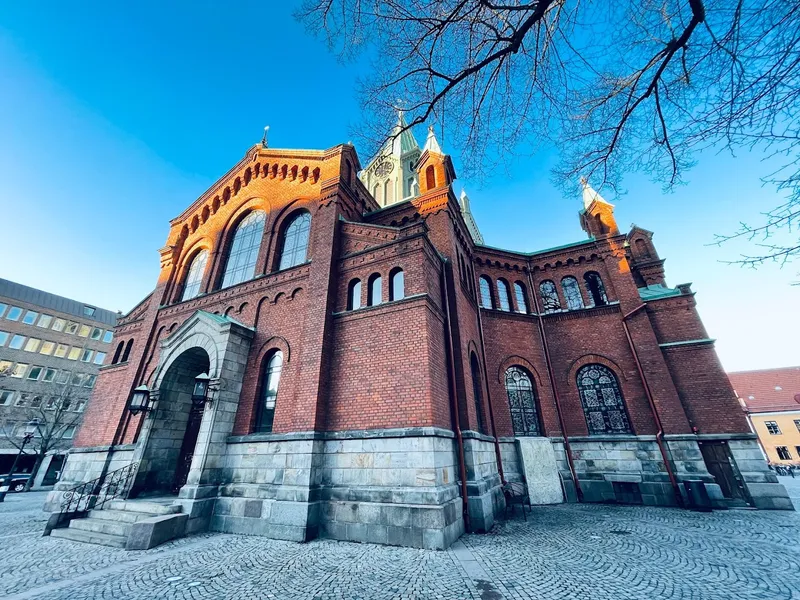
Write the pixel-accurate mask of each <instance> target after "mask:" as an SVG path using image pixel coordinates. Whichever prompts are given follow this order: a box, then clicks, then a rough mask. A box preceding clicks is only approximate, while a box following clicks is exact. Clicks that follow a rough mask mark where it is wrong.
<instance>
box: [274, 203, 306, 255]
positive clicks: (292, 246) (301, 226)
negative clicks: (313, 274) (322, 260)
mask: <svg viewBox="0 0 800 600" xmlns="http://www.w3.org/2000/svg"><path fill="white" fill-rule="evenodd" d="M310 234H311V214H310V213H308V212H306V211H303V212H301V213H300V214H298V215H297V216H296V217H294V218H293V219H292V220H291V221H290V222H289V224H288V225H287V226H286V229H285V230H284V233H283V241H282V244H281V259H280V262H279V264H278V269H279V270H283V269H290V268H291V267H296V266H297V265H302V264H303V263H304V262H306V260H307V259H308V239H309V236H310Z"/></svg>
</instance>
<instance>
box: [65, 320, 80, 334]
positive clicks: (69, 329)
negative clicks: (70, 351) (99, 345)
mask: <svg viewBox="0 0 800 600" xmlns="http://www.w3.org/2000/svg"><path fill="white" fill-rule="evenodd" d="M79 326H80V323H76V322H75V321H68V322H67V326H66V327H65V328H64V333H69V334H73V335H74V334H76V333H78V327H79Z"/></svg>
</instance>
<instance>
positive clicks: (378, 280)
mask: <svg viewBox="0 0 800 600" xmlns="http://www.w3.org/2000/svg"><path fill="white" fill-rule="evenodd" d="M368 286H369V287H368V288H367V306H377V305H378V304H380V303H381V302H382V301H383V277H381V276H380V273H373V274H372V275H370V276H369V282H368Z"/></svg>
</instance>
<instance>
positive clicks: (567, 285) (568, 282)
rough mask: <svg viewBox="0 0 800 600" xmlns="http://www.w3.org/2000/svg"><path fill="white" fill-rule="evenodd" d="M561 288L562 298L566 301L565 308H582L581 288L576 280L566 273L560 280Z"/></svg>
mask: <svg viewBox="0 0 800 600" xmlns="http://www.w3.org/2000/svg"><path fill="white" fill-rule="evenodd" d="M561 290H562V291H563V292H564V299H565V300H566V301H567V310H579V309H581V308H583V296H581V288H580V287H578V280H577V279H575V278H574V277H572V276H571V275H568V276H567V277H564V279H562V280H561Z"/></svg>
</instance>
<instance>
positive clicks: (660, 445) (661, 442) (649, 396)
mask: <svg viewBox="0 0 800 600" xmlns="http://www.w3.org/2000/svg"><path fill="white" fill-rule="evenodd" d="M643 308H645V304H644V303H642V304H640V305H639V306H637V307H636V308H634V309H633V310H632V311H630V312H629V313H627V314H625V315H623V316H622V328H623V329H624V330H625V337H626V338H628V346H630V348H631V352H632V353H633V360H634V361H635V362H636V369H637V370H638V371H639V377H640V378H641V380H642V384H643V385H644V392H645V394H646V395H647V401H648V403H649V404H650V412H651V413H653V419H654V420H655V422H656V427H658V432H656V443H657V444H658V449H659V450H660V451H661V459H662V460H663V461H664V466H665V467H666V468H667V475H669V482H670V484H672V489H673V491H674V492H675V500H676V502H677V503H678V506H680V507H681V508H683V506H684V505H683V496H682V495H681V488H680V486H679V485H678V480H677V478H676V477H675V472H674V471H673V469H672V464H671V461H670V460H669V456H668V454H667V448H666V446H665V444H664V426H663V425H662V424H661V416H660V415H659V414H658V409H657V408H656V403H655V401H654V400H653V394H652V392H651V391H650V386H649V385H648V383H647V378H646V377H645V376H644V370H643V369H642V363H641V362H639V353H638V352H637V351H636V346H635V345H634V343H633V338H632V337H631V332H630V330H629V329H628V319H630V318H631V317H632V316H633V315H635V314H636V313H638V312H639V311H640V310H642V309H643Z"/></svg>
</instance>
